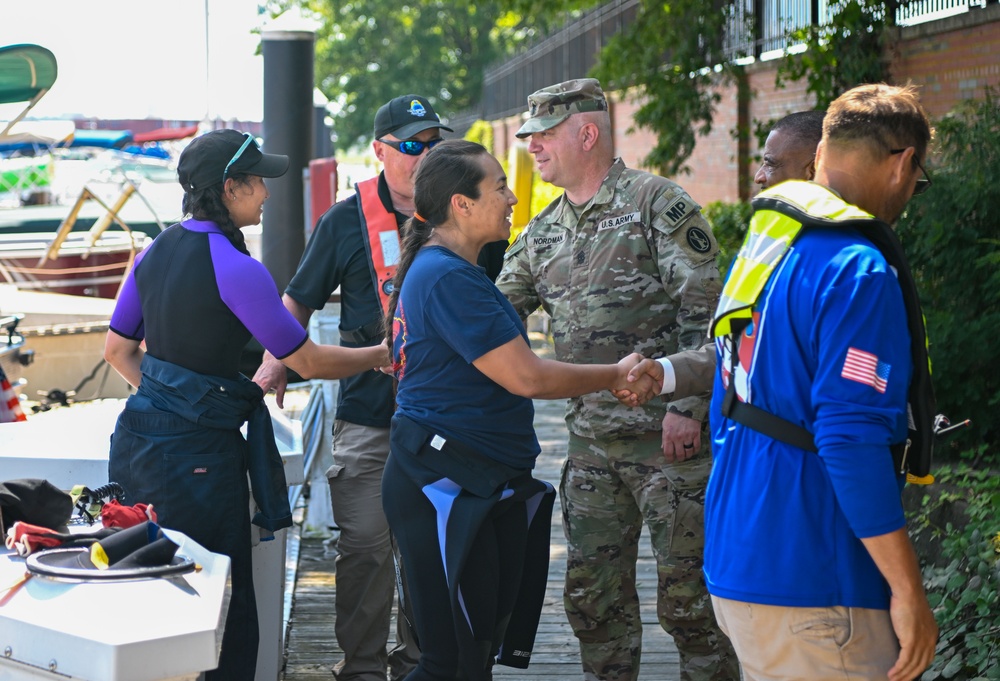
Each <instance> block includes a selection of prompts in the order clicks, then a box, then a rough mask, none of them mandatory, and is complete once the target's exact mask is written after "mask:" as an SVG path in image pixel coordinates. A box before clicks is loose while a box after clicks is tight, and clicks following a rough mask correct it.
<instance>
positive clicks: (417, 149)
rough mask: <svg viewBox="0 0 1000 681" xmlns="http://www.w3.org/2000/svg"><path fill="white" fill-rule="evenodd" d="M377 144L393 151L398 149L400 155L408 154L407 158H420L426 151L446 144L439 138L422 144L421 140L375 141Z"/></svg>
mask: <svg viewBox="0 0 1000 681" xmlns="http://www.w3.org/2000/svg"><path fill="white" fill-rule="evenodd" d="M375 141H376V142H381V143H382V144H384V145H386V146H389V147H392V148H393V149H398V150H399V152H400V153H402V154H406V155H407V156H420V154H422V153H424V149H433V148H434V147H436V146H437V144H438V142H444V140H443V139H442V138H440V137H438V138H437V139H436V140H429V141H427V142H421V141H420V140H403V141H402V142H400V141H399V140H382V139H380V140H375Z"/></svg>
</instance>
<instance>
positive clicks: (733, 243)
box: [701, 201, 753, 274]
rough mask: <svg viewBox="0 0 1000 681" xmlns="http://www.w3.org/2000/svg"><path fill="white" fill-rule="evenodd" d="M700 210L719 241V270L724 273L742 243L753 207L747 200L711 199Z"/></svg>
mask: <svg viewBox="0 0 1000 681" xmlns="http://www.w3.org/2000/svg"><path fill="white" fill-rule="evenodd" d="M701 212H702V214H703V215H704V216H705V219H706V220H708V223H709V224H710V225H711V226H712V232H713V233H714V234H715V239H716V240H717V241H718V242H719V257H718V265H719V271H720V272H722V273H723V274H725V273H726V272H728V271H729V265H730V263H732V261H733V258H735V257H736V254H737V253H738V252H739V250H740V246H741V245H742V244H743V237H745V236H746V233H747V229H748V228H749V226H750V216H751V215H752V214H753V208H751V207H750V203H749V202H748V201H740V202H738V203H723V202H722V201H713V202H712V203H710V204H708V205H706V206H705V207H704V208H702V210H701Z"/></svg>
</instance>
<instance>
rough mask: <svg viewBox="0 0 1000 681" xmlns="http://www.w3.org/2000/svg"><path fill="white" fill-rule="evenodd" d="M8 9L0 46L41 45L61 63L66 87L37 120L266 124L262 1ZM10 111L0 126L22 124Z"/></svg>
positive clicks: (99, 0)
mask: <svg viewBox="0 0 1000 681" xmlns="http://www.w3.org/2000/svg"><path fill="white" fill-rule="evenodd" d="M2 3H3V9H2V10H0V17H2V19H0V45H12V44H18V43H35V44H37V45H41V46H42V47H46V48H48V49H49V50H51V51H52V52H53V54H55V56H56V62H57V64H58V69H59V70H58V76H57V78H56V82H55V84H54V85H53V86H52V89H51V90H50V91H49V92H48V94H46V95H45V96H44V97H43V98H42V100H41V101H40V102H39V104H38V105H37V106H36V107H35V108H34V109H33V110H32V113H31V114H30V115H31V116H32V117H35V118H48V117H52V118H56V117H62V116H70V115H83V116H88V117H96V118H103V119H115V118H166V119H182V120H202V119H204V118H205V117H206V115H207V117H208V118H216V117H219V118H222V119H223V120H232V119H240V120H260V119H261V118H262V115H263V72H264V62H263V58H262V57H260V56H255V52H257V48H258V45H259V44H260V37H259V35H256V34H253V33H251V31H252V30H253V29H254V28H259V27H260V26H261V25H262V24H263V22H264V17H263V16H261V15H258V3H257V1H256V0H168V1H167V2H164V1H162V0H157V1H154V0H2ZM206 6H207V8H208V38H209V39H208V41H207V42H208V51H207V52H208V58H207V60H206V29H205V26H206ZM206 63H207V64H208V68H206ZM7 106H10V105H0V120H2V119H4V118H8V117H9V116H11V115H16V113H17V111H15V112H14V113H10V112H9V110H6V109H5V107H7Z"/></svg>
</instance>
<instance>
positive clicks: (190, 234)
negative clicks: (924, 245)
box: [104, 130, 388, 681]
mask: <svg viewBox="0 0 1000 681" xmlns="http://www.w3.org/2000/svg"><path fill="white" fill-rule="evenodd" d="M287 168H288V157H287V156H280V155H275V154H264V153H262V152H261V150H260V148H259V147H258V146H257V141H256V140H255V139H254V138H253V136H252V135H250V134H249V133H246V134H244V133H240V132H238V131H236V130H216V131H212V132H208V133H206V134H204V135H202V136H200V137H198V138H196V139H195V140H194V141H193V142H191V144H190V145H189V146H188V147H187V148H186V149H185V150H184V152H183V153H182V154H181V156H180V160H179V163H178V168H177V173H178V178H179V180H180V183H181V185H182V186H183V187H184V192H185V194H184V203H183V209H184V213H185V214H186V215H187V219H185V220H183V221H182V222H181V223H179V224H176V225H173V226H171V227H169V228H168V229H166V230H164V231H163V233H161V234H160V235H158V236H157V237H156V239H154V240H153V243H152V244H150V246H149V247H147V248H146V249H145V250H144V251H143V252H142V253H140V254H139V256H138V257H137V258H136V262H135V266H134V267H133V268H132V271H131V272H130V273H129V275H128V277H127V279H126V281H125V284H124V285H123V287H122V290H121V293H120V294H119V296H118V301H117V303H116V306H115V311H114V314H113V315H112V318H111V329H110V331H109V332H108V336H107V340H106V343H105V351H104V355H105V358H106V359H107V361H108V363H110V364H111V365H112V366H113V367H114V368H115V369H116V370H117V371H118V373H120V374H121V375H122V376H123V377H124V378H125V379H126V380H127V381H128V382H129V383H130V384H132V385H133V386H135V387H136V388H137V389H138V390H137V392H136V393H135V394H134V395H132V396H131V397H129V399H128V401H127V403H126V405H125V409H124V411H123V412H122V414H121V415H120V416H119V418H118V423H117V425H116V427H115V432H114V434H113V436H112V443H111V453H110V461H109V478H110V479H111V480H112V481H115V482H118V483H120V484H121V485H122V486H123V487H124V489H125V493H126V499H127V500H128V501H129V502H130V503H137V502H144V503H149V504H152V505H153V507H154V509H155V511H156V513H157V516H158V522H159V523H160V524H161V525H162V526H163V527H166V528H171V529H175V530H179V531H181V532H183V533H185V534H186V535H188V536H189V537H191V538H192V539H194V540H195V541H197V542H198V543H199V544H201V545H202V546H204V547H205V548H207V549H209V550H210V551H215V552H217V553H221V554H225V555H227V556H229V558H230V559H231V560H232V566H231V570H232V572H231V575H232V595H231V600H230V604H229V612H228V615H227V617H226V625H225V633H224V636H223V640H222V650H221V654H220V658H219V666H218V668H217V669H215V670H214V671H210V672H208V674H207V678H208V679H212V680H216V679H226V680H229V679H232V680H233V681H247V680H248V679H253V678H254V673H255V669H256V666H257V647H258V626H257V608H256V601H255V598H254V587H253V574H252V566H251V553H250V549H251V535H250V531H251V530H250V525H251V519H250V515H249V504H250V501H249V493H248V486H247V474H248V472H249V475H250V479H251V483H252V488H253V495H254V499H255V501H256V503H257V506H258V507H259V509H260V511H259V512H258V513H257V514H256V515H255V516H254V518H253V523H254V524H256V525H258V526H260V527H262V528H264V529H265V530H267V531H270V532H273V531H274V530H278V529H281V528H283V527H288V526H289V525H290V524H291V514H290V511H289V509H288V496H287V490H286V487H285V481H284V473H283V470H282V466H281V460H280V456H278V454H277V449H276V446H275V444H274V436H273V432H272V431H271V423H270V416H269V415H268V412H267V408H266V407H265V406H264V403H263V393H262V392H261V389H260V388H259V387H258V386H257V385H256V384H255V383H253V382H252V381H250V379H248V378H246V377H245V376H242V375H241V374H240V373H239V369H238V366H239V360H240V355H241V353H242V351H243V347H244V346H245V345H246V344H247V341H249V340H250V337H251V336H253V337H255V338H256V339H257V340H258V341H260V343H261V344H262V345H263V346H264V347H265V348H267V349H268V350H269V351H270V352H271V353H272V354H274V355H275V356H276V357H278V358H279V359H281V361H282V362H284V363H285V364H286V365H287V366H289V367H291V368H292V369H294V370H295V371H296V372H297V373H299V375H301V376H303V377H305V378H314V377H318V378H330V379H333V378H342V377H344V376H349V375H351V374H355V373H359V372H361V371H365V370H371V369H373V368H375V367H379V366H382V365H384V364H386V363H387V362H388V356H387V353H386V350H385V348H384V347H372V348H358V349H349V348H342V347H338V346H326V345H317V344H315V343H313V342H312V341H311V340H310V339H309V337H308V333H307V332H306V330H305V329H304V328H303V327H302V325H301V324H299V322H298V321H296V320H295V318H294V317H293V316H292V315H291V314H290V313H289V312H288V311H287V310H286V309H285V307H284V306H283V305H282V303H281V298H280V296H279V294H278V290H277V287H276V286H275V284H274V280H273V279H272V278H271V275H270V274H269V273H268V272H267V270H266V269H265V268H264V266H263V265H261V263H259V262H258V261H256V260H254V259H253V258H251V257H250V255H249V253H248V251H247V248H246V245H245V243H244V239H243V234H242V232H241V231H240V229H241V228H243V227H246V226H249V225H255V224H258V223H259V222H260V219H261V214H262V206H263V204H264V201H265V200H266V199H267V198H268V191H267V187H265V185H264V180H263V179H262V178H264V177H278V176H280V175H282V174H284V173H285V171H286V170H287ZM143 342H145V349H143V347H142V343H143ZM244 423H247V437H246V439H244V437H243V435H242V434H241V432H240V428H241V427H242V426H243V424H244Z"/></svg>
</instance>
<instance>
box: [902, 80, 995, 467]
mask: <svg viewBox="0 0 1000 681" xmlns="http://www.w3.org/2000/svg"><path fill="white" fill-rule="evenodd" d="M998 96H1000V95H998V93H997V92H987V95H986V97H985V98H984V99H983V100H980V101H968V102H966V103H965V104H964V105H963V106H962V107H960V108H958V109H956V111H955V112H954V113H952V114H951V115H949V116H946V117H945V118H943V119H941V120H939V121H937V122H936V124H935V128H936V137H937V139H936V141H935V144H934V146H933V148H932V153H931V156H930V161H931V165H930V167H929V168H928V170H929V172H930V173H931V176H932V179H933V182H934V184H933V185H932V186H931V188H930V191H928V192H927V193H926V194H924V195H922V196H917V197H914V198H913V199H912V200H911V201H910V204H909V207H908V208H907V211H906V213H905V214H904V215H903V217H902V218H901V219H900V221H899V224H898V225H897V232H898V233H899V238H900V240H901V241H902V242H903V247H904V248H905V249H906V254H907V257H908V259H909V261H910V263H911V265H912V266H913V270H914V276H915V277H916V278H917V286H918V288H919V290H920V296H921V299H922V302H923V304H924V314H925V316H926V318H927V335H928V337H929V340H930V343H931V345H930V355H931V360H932V362H933V378H934V391H935V393H936V395H937V399H938V408H939V409H940V410H941V411H942V413H944V414H947V415H948V416H949V417H950V418H951V419H952V420H953V421H959V420H961V419H965V418H969V419H971V420H972V431H971V432H970V433H969V434H966V435H963V436H960V437H959V438H957V439H956V440H955V446H960V445H961V446H966V447H967V446H969V443H970V442H971V441H976V442H983V443H986V444H987V445H988V446H989V449H988V452H989V456H990V460H991V461H992V463H994V464H996V463H998V462H1000V456H998V454H997V450H996V446H997V445H998V444H1000V409H998V408H1000V378H998V377H1000V374H998V373H997V372H996V371H995V370H994V366H993V355H992V352H991V350H990V348H996V347H997V338H998V337H1000V222H998V221H997V206H1000V99H998ZM942 453H943V454H946V453H945V452H942Z"/></svg>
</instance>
